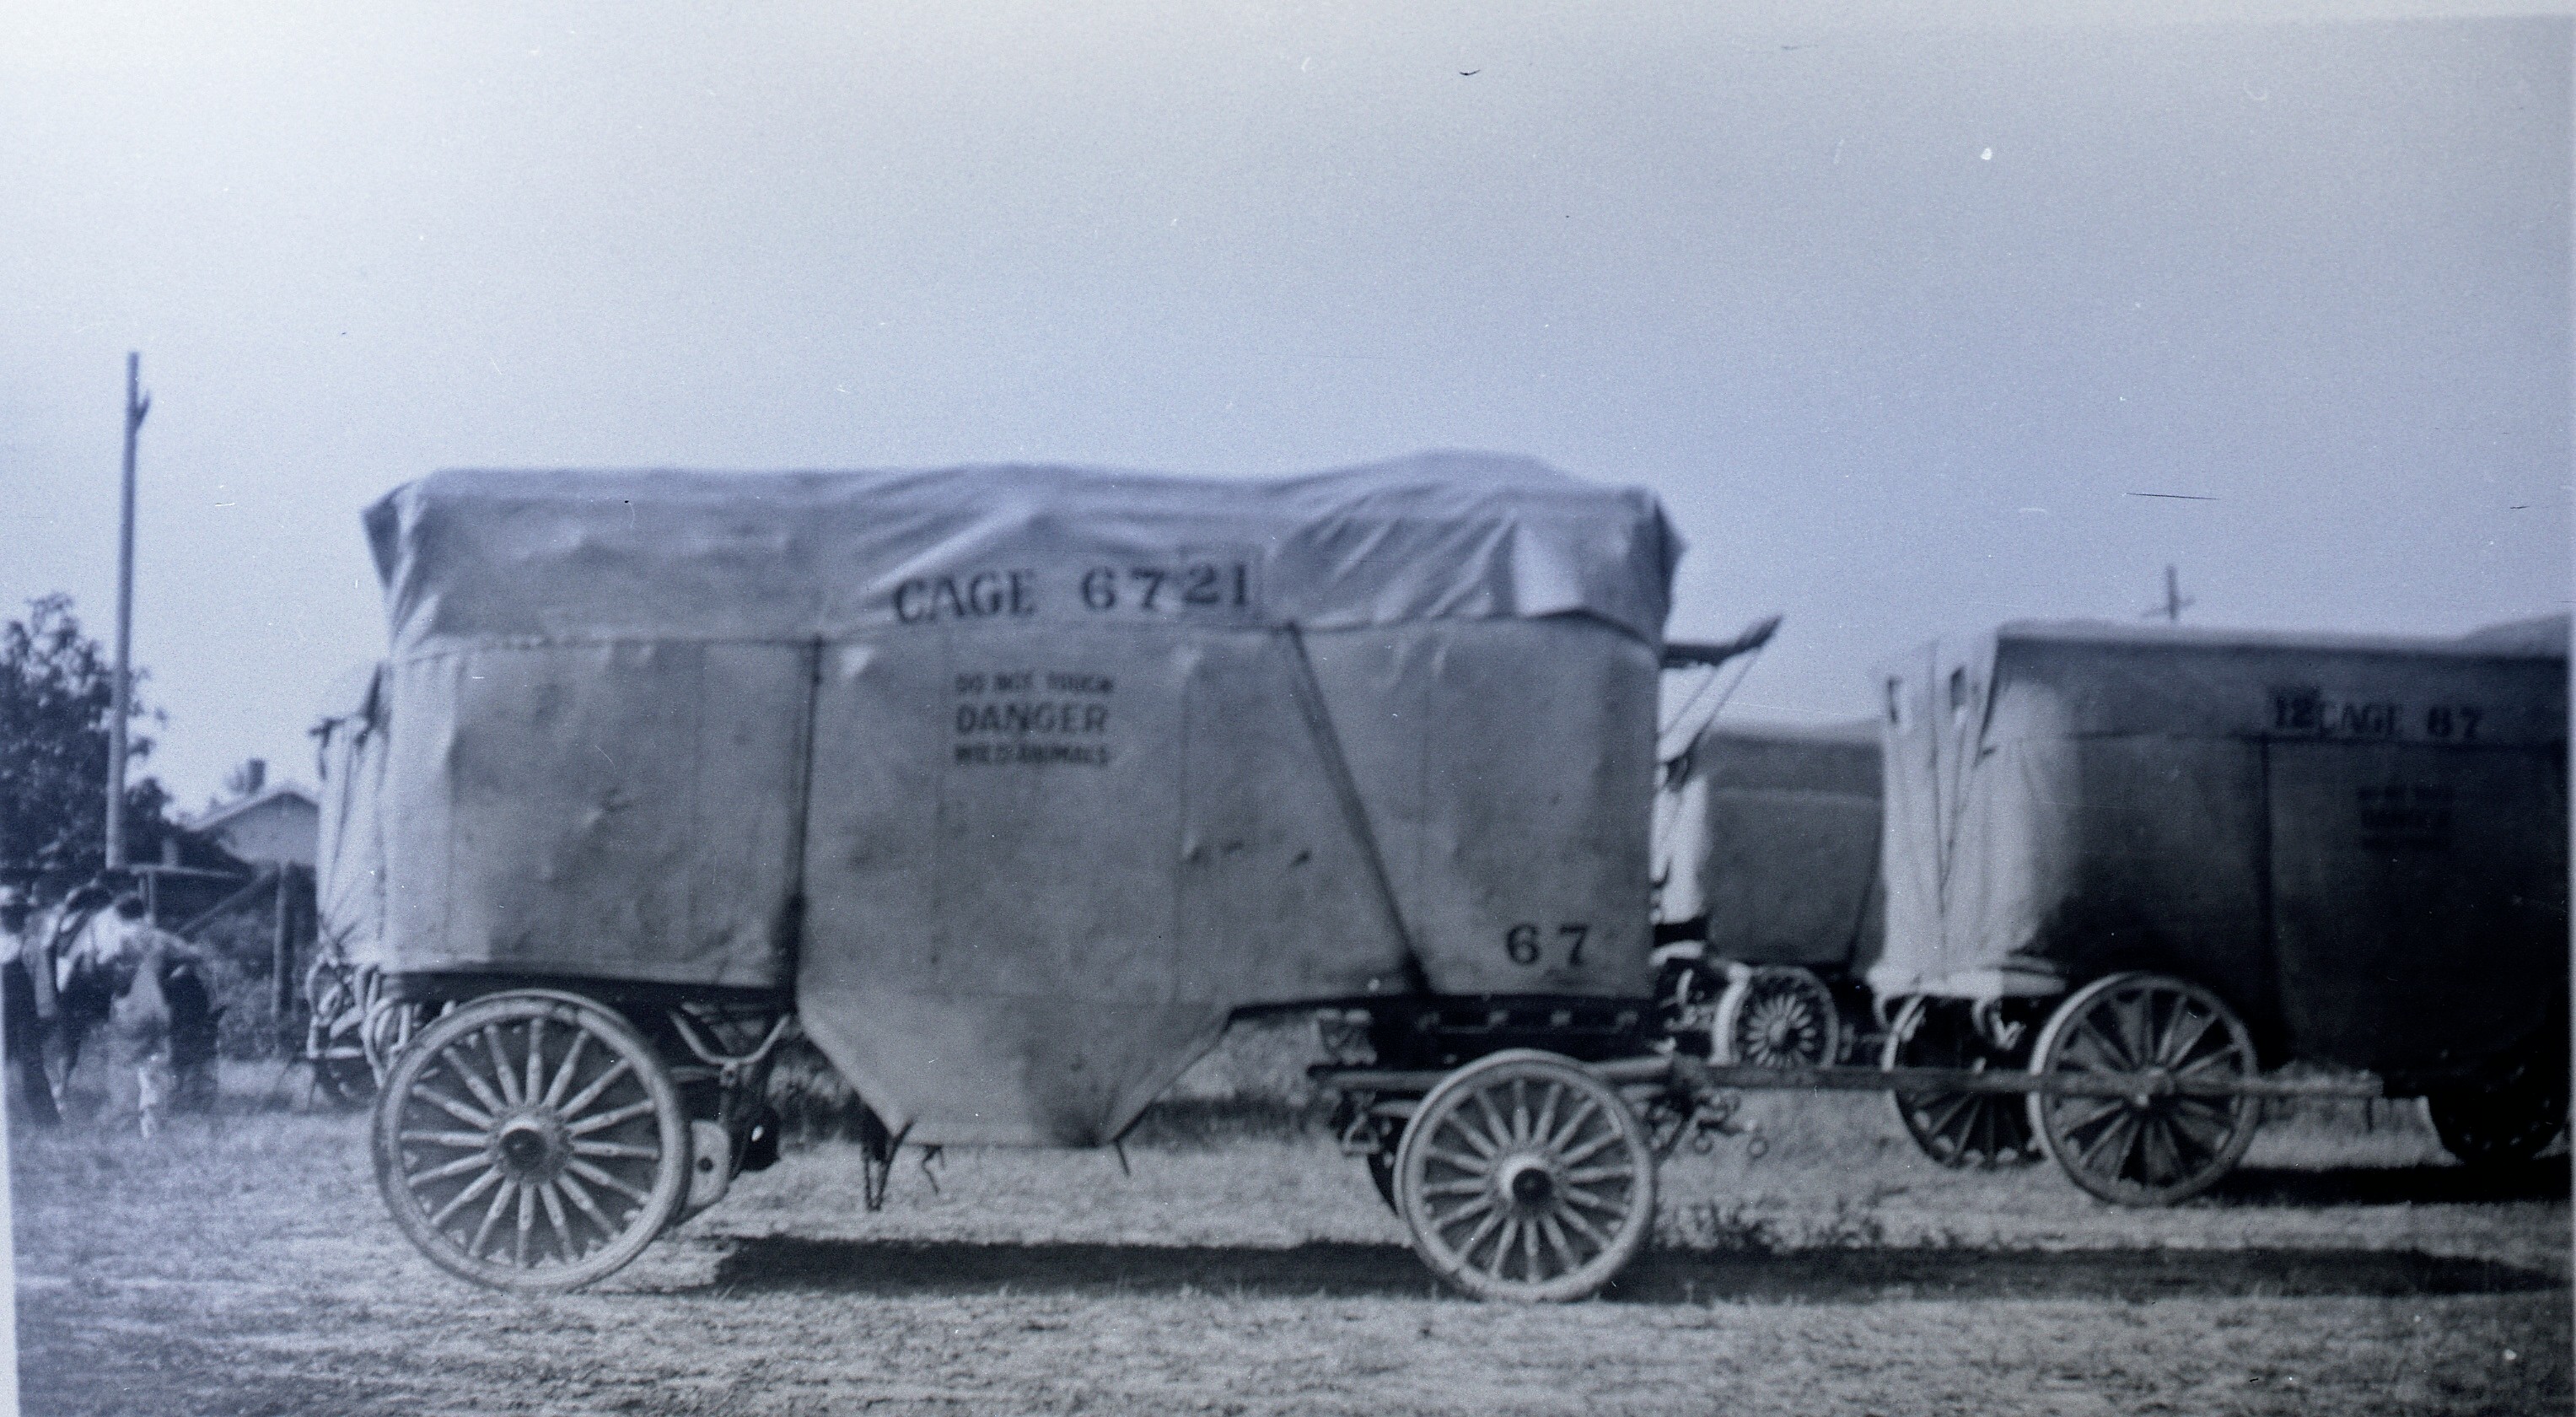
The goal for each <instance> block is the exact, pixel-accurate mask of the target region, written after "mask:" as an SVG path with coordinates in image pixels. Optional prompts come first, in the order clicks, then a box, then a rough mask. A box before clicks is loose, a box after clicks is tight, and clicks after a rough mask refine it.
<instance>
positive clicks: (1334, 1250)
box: [699, 1236, 2566, 1304]
mask: <svg viewBox="0 0 2576 1417" xmlns="http://www.w3.org/2000/svg"><path fill="white" fill-rule="evenodd" d="M731 1246H732V1249H731V1253H729V1254H727V1255H726V1256H724V1257H723V1258H722V1259H721V1260H719V1261H718V1263H717V1265H716V1270H715V1274H714V1277H713V1280H712V1281H711V1283H710V1284H709V1285H707V1286H706V1287H705V1288H704V1289H702V1290H700V1291H699V1292H701V1293H706V1292H710V1291H712V1292H714V1293H719V1294H753V1293H777V1292H821V1293H836V1294H864V1295H875V1296H880V1297H890V1296H897V1295H906V1296H918V1295H925V1294H931V1295H990V1294H995V1293H1015V1294H1085V1295H1090V1294H1102V1293H1120V1294H1157V1293H1159V1294H1179V1293H1215V1294H1226V1295H1236V1296H1248V1297H1264V1298H1297V1297H1315V1296H1323V1297H1331V1298H1362V1297H1379V1298H1415V1299H1418V1298H1423V1297H1427V1296H1430V1295H1433V1294H1438V1293H1442V1292H1445V1291H1443V1290H1442V1289H1441V1287H1440V1286H1439V1284H1438V1283H1437V1282H1436V1281H1434V1280H1433V1279H1432V1277H1431V1276H1430V1275H1429V1274H1428V1273H1427V1272H1426V1271H1425V1270H1424V1269H1423V1267H1422V1263H1421V1261H1420V1260H1419V1259H1417V1258H1416V1257H1415V1256H1414V1253H1413V1252H1412V1251H1411V1250H1409V1249H1406V1248H1405V1247H1403V1246H1401V1245H1389V1244H1366V1243H1358V1242H1350V1241H1323V1240H1317V1241H1309V1242H1307V1243H1305V1244H1302V1245H1295V1246H1289V1247H1284V1248H1280V1247H1263V1246H1252V1245H1147V1244H1097V1243H1038V1244H994V1243H975V1242H966V1241H901V1240H823V1239H800V1238H795V1237H791V1236H766V1237H759V1238H747V1239H741V1240H736V1241H732V1242H731ZM2564 1287H2566V1286H2565V1285H2564V1284H2563V1283H2562V1282H2561V1281H2559V1280H2558V1279H2557V1278H2555V1277H2553V1276H2551V1275H2548V1274H2543V1273H2540V1272H2537V1271H2534V1270H2528V1269H2522V1268H2519V1267H2516V1266H2513V1265H2508V1264H2502V1263H2498V1262H2496V1261H2493V1260H2483V1259H2467V1258H2456V1257H2449V1256H2440V1255H2430V1254H2425V1253H2422V1252H2420V1251H2414V1250H2356V1249H2236V1250H2188V1249H2156V1248H2130V1249H2086V1250H2071V1251H2070V1250H2053V1251H2052V1250H2029V1249H1975V1248H1949V1247H1934V1248H1903V1247H1892V1248H1862V1249H1816V1250H1792V1251H1786V1252H1781V1253H1747V1254H1709V1253H1696V1252H1691V1251H1678V1250H1658V1251H1650V1252H1648V1253H1647V1254H1645V1255H1642V1256H1640V1257H1639V1258H1638V1260H1637V1261H1636V1262H1635V1263H1634V1264H1632V1265H1631V1266H1630V1267H1629V1268H1628V1270H1627V1272H1626V1273H1625V1274H1624V1275H1622V1276H1621V1278H1620V1280H1619V1282H1618V1284H1617V1285H1616V1286H1615V1287H1614V1288H1613V1289H1612V1290H1611V1291H1610V1292H1609V1294H1608V1297H1609V1298H1611V1299H1613V1300H1617V1301H1621V1302H1627V1303H1641V1304H1695V1303H1708V1302H1712V1301H1725V1300H1755V1301H1779V1302H1798V1303H1841V1304H1858V1303H1874V1302H1879V1301H1883V1300H1889V1299H2083V1300H2101V1299H2112V1300H2125V1301H2140V1300H2148V1299H2169V1298H2246V1297H2262V1298H2329V1297H2331V1298H2352V1297H2359V1298H2396V1297H2411V1296H2416V1295H2450V1294H2506V1293H2526V1292H2533V1291H2539V1290H2548V1289H2559V1288H2564Z"/></svg>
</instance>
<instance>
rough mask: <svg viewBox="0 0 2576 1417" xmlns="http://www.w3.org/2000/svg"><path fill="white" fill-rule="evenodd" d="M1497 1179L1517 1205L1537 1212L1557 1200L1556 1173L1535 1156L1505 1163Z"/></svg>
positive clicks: (1504, 1192) (1520, 1157) (1522, 1157)
mask: <svg viewBox="0 0 2576 1417" xmlns="http://www.w3.org/2000/svg"><path fill="white" fill-rule="evenodd" d="M1497 1179H1498V1180H1499V1181H1500V1182H1501V1184H1502V1191H1503V1194H1505V1195H1507V1196H1510V1197H1511V1198H1512V1202H1513V1204H1515V1205H1519V1206H1521V1207H1523V1208H1526V1209H1530V1210H1537V1209H1540V1208H1542V1207H1544V1206H1546V1205H1547V1204H1548V1203H1549V1202H1551V1201H1553V1200H1555V1199H1556V1190H1557V1186H1556V1173H1555V1172H1554V1171H1552V1170H1550V1169H1549V1167H1548V1164H1547V1163H1546V1162H1544V1161H1542V1160H1540V1159H1539V1158H1537V1157H1535V1156H1515V1157H1513V1158H1512V1159H1511V1160H1509V1161H1506V1162H1504V1163H1503V1166H1502V1170H1501V1172H1500V1173H1499V1175H1498V1177H1497Z"/></svg>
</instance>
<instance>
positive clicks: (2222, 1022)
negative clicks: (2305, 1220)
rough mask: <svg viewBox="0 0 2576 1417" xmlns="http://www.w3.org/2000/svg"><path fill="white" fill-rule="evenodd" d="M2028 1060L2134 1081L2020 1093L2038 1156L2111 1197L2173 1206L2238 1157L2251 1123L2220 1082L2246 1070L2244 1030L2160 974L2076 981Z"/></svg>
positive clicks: (2034, 1067) (2249, 1065) (2231, 1014)
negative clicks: (2097, 1093)
mask: <svg viewBox="0 0 2576 1417" xmlns="http://www.w3.org/2000/svg"><path fill="white" fill-rule="evenodd" d="M2030 1068H2031V1071H2032V1072H2033V1073H2036V1074H2039V1075H2041V1076H2043V1077H2046V1076H2056V1077H2061V1078H2070V1079H2074V1078H2082V1077H2084V1076H2085V1075H2086V1074H2095V1073H2118V1074H2121V1075H2123V1076H2124V1077H2126V1078H2129V1079H2133V1080H2135V1082H2136V1083H2137V1088H2136V1090H2135V1091H2134V1092H2131V1093H2127V1094H2123V1095H2119V1096H2105V1097H2089V1096H2083V1095H2055V1096H2052V1095H2050V1094H2048V1093H2044V1092H2034V1093H2032V1094H2031V1095H2030V1120H2031V1125H2032V1126H2033V1127H2034V1128H2035V1129H2037V1131H2038V1132H2039V1144H2040V1145H2041V1146H2043V1147H2045V1148H2047V1150H2048V1155H2049V1159H2050V1160H2052V1161H2055V1162H2056V1163H2057V1164H2058V1165H2059V1166H2060V1167H2061V1168H2063V1169H2064V1170H2065V1172H2066V1174H2067V1176H2068V1178H2069V1179H2071V1180H2073V1181H2074V1182H2075V1184H2077V1185H2079V1186H2081V1187H2083V1188H2084V1189H2085V1190H2087V1191H2090V1192H2092V1193H2093V1194H2094V1195H2096V1196H2099V1197H2101V1198H2102V1199H2104V1200H2106V1201H2111V1202H2114V1203H2116V1204H2119V1205H2172V1204H2174V1203H2175V1202H2177V1201H2181V1200H2187V1199H2189V1198H2190V1197H2192V1196H2196V1195H2198V1194H2200V1193H2201V1192H2202V1191H2205V1190H2207V1189H2209V1188H2210V1186H2212V1185H2213V1184H2215V1183H2216V1182H2217V1181H2218V1178H2220V1177H2221V1176H2224V1175H2226V1174H2227V1173H2228V1172H2229V1171H2231V1170H2233V1169H2234V1168H2235V1166H2236V1163H2237V1162H2238V1161H2240V1160H2242V1159H2243V1158H2244V1156H2245V1148H2246V1147H2248V1146H2250V1145H2252V1144H2253V1141H2254V1128H2255V1126H2256V1124H2257V1123H2258V1122H2259V1121H2260V1108H2259V1106H2258V1105H2257V1103H2256V1102H2255V1100H2254V1099H2253V1098H2251V1097H2244V1096H2239V1095H2234V1094H2230V1093H2228V1092H2226V1091H2224V1090H2221V1089H2223V1088H2224V1086H2225V1084H2227V1083H2230V1082H2233V1081H2237V1080H2241V1079H2244V1078H2250V1077H2252V1076H2253V1075H2254V1071H2255V1060H2254V1036H2253V1035H2252V1034H2251V1033H2249V1032H2247V1031H2246V1028H2245V1023H2244V1021H2243V1020H2242V1019H2239V1018H2238V1017H2237V1016H2236V1011H2235V1010H2233V1009H2231V1008H2229V1007H2228V1006H2227V1004H2226V1002H2225V1001H2224V1000H2222V999H2220V998H2219V997H2218V996H2217V995H2216V994H2213V993H2211V992H2210V991H2209V990H2207V989H2204V988H2202V987H2201V986H2199V985H2197V984H2194V983H2191V982H2190V981H2188V980H2184V979H2176V978H2173V977H2171V976H2169V975H2162V974H2115V975H2112V976H2111V977H2110V978H2108V979H2101V980H2096V981H2095V982H2093V983H2091V984H2088V985H2086V986H2085V987H2083V988H2082V989H2079V990H2077V991H2075V993H2074V994H2073V995H2072V996H2070V997H2069V998H2068V999H2067V1001H2066V1002H2065V1003H2063V1004H2060V1005H2059V1006H2058V1008H2057V1012H2056V1013H2054V1014H2052V1015H2050V1016H2049V1020H2048V1026H2047V1027H2046V1028H2043V1029H2041V1030H2040V1032H2039V1043H2038V1045H2037V1046H2036V1047H2035V1048H2033V1049H2032V1050H2031V1060H2030ZM2194 1089H2202V1090H2194Z"/></svg>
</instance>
